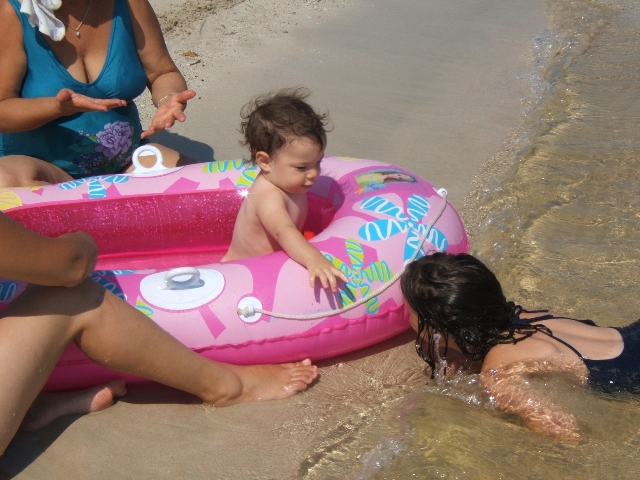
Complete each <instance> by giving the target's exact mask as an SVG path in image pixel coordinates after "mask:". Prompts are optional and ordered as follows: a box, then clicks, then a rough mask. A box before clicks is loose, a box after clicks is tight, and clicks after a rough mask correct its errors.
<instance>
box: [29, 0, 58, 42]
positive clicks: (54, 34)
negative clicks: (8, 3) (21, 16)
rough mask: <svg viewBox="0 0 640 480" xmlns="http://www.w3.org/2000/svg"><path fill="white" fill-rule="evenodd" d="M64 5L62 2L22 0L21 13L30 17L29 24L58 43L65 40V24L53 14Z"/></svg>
mask: <svg viewBox="0 0 640 480" xmlns="http://www.w3.org/2000/svg"><path fill="white" fill-rule="evenodd" d="M61 5H62V1H61V0H22V6H21V7H20V11H21V12H22V13H26V14H27V15H29V23H30V24H31V26H33V27H38V30H40V32H41V33H43V34H45V35H49V36H50V37H51V38H52V39H54V40H55V41H56V42H59V41H60V40H62V39H63V38H64V34H65V28H64V24H63V23H62V22H61V21H60V20H58V18H57V17H56V16H55V15H54V14H53V11H54V10H57V9H59V8H60V6H61Z"/></svg>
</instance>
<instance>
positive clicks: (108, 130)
mask: <svg viewBox="0 0 640 480" xmlns="http://www.w3.org/2000/svg"><path fill="white" fill-rule="evenodd" d="M132 136H133V128H131V125H129V124H128V123H127V122H122V121H120V120H118V121H117V122H113V123H107V124H106V125H105V126H104V130H103V131H102V132H98V133H97V134H96V139H97V141H98V145H96V151H97V152H100V153H102V154H103V155H104V156H105V157H107V158H108V159H109V160H113V158H114V157H115V156H116V155H118V154H120V153H125V152H127V151H128V150H129V149H130V148H131V143H132V142H131V137H132Z"/></svg>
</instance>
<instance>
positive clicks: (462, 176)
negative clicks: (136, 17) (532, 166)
mask: <svg viewBox="0 0 640 480" xmlns="http://www.w3.org/2000/svg"><path fill="white" fill-rule="evenodd" d="M151 1H152V5H153V6H154V8H155V9H156V11H157V12H158V14H159V15H160V18H161V23H162V25H163V28H165V31H167V32H168V34H167V43H168V46H169V49H170V51H171V53H172V55H173V56H174V58H175V59H176V62H177V63H178V65H179V67H180V68H181V69H182V71H183V72H184V74H185V76H186V77H187V79H188V81H189V83H190V86H191V87H192V88H194V89H195V90H196V91H197V92H198V96H197V98H196V99H194V100H193V101H192V102H191V103H190V104H189V108H188V110H187V116H188V119H187V122H186V123H185V124H182V125H179V126H177V127H175V128H174V129H172V130H171V131H170V132H166V133H160V134H158V135H157V136H156V138H155V139H154V140H155V141H158V142H160V143H165V144H167V145H170V146H173V147H174V148H177V149H179V150H182V151H184V152H185V153H188V154H190V155H192V156H195V157H199V158H201V159H202V160H211V159H213V158H215V159H224V158H238V157H242V156H244V155H245V150H244V149H243V148H242V147H240V146H239V145H238V139H239V134H238V132H237V130H236V129H237V126H238V123H239V114H238V113H239V110H240V108H241V107H242V105H243V104H244V103H245V102H247V101H248V100H249V99H251V97H253V96H254V95H256V94H258V93H262V92H266V91H269V90H272V89H275V88H280V87H284V86H297V85H302V86H306V87H309V88H310V89H311V90H312V92H313V96H312V97H311V103H313V104H314V105H315V106H316V107H317V108H319V109H328V110H329V112H330V114H331V118H332V120H333V125H334V131H333V132H332V133H330V135H329V146H328V149H327V153H328V154H339V155H342V156H351V157H359V158H376V159H380V160H385V161H391V162H394V163H397V164H399V165H401V166H403V167H406V168H409V169H410V170H412V171H414V172H416V173H418V174H419V175H421V176H422V177H424V178H426V179H427V180H429V181H430V182H431V183H433V184H434V185H436V186H438V187H440V186H444V187H446V188H447V189H448V190H449V192H450V200H451V201H452V202H453V203H454V205H458V206H460V205H461V204H462V200H463V198H464V197H465V195H467V194H468V193H469V191H470V190H471V188H472V179H473V177H474V175H475V174H476V173H477V172H478V169H479V167H480V165H481V164H482V163H483V162H485V161H486V160H487V159H489V158H490V157H492V156H493V155H494V154H495V153H496V152H497V151H498V150H499V148H500V146H501V144H502V142H503V141H504V140H505V139H506V138H507V136H508V134H509V132H511V131H513V130H514V129H515V128H516V127H517V126H518V125H519V123H520V116H521V114H522V103H521V99H522V98H523V97H524V96H525V92H526V90H525V89H526V85H525V84H524V83H525V82H524V81H523V80H521V79H519V78H518V75H519V74H521V73H522V72H523V71H524V69H525V65H526V56H527V54H528V52H529V51H530V50H531V41H532V39H533V37H534V35H535V34H536V33H538V32H540V31H541V30H543V29H545V28H546V27H547V21H546V18H545V17H544V14H543V8H542V1H541V0H540V1H538V0H535V1H533V0H512V1H509V2H504V1H499V0H447V1H438V0H403V1H402V2H397V1H393V0H369V1H363V0H318V1H315V0H314V1H304V0H287V1H284V0H247V1H245V2H239V1H238V0H214V1H209V2H207V1H204V0H201V1H197V0H186V1H180V0H174V1H173V2H171V1H169V2H167V1H165V0H151ZM227 7H228V8H227ZM187 51H192V52H195V53H196V54H197V55H198V56H197V57H193V56H183V55H181V54H182V53H183V52H187ZM139 105H140V106H141V111H142V115H143V119H144V120H143V121H144V122H145V124H146V123H148V120H149V118H150V116H151V115H152V114H153V109H151V108H150V107H149V105H150V101H149V99H148V97H147V98H144V97H143V98H141V99H140V101H139ZM467 208H472V207H467ZM461 213H462V214H463V217H464V215H465V211H462V212H461ZM420 370H421V364H420V362H419V361H418V359H417V356H416V355H415V353H414V352H413V346H412V345H411V335H409V334H407V335H404V336H400V337H397V338H395V339H393V340H392V341H390V342H387V343H386V344H384V345H380V346H377V347H376V348H373V349H370V350H368V351H365V352H358V353H356V354H353V355H352V356H349V357H348V358H341V359H337V360H335V361H332V362H326V363H324V364H323V365H322V368H321V379H320V381H319V382H318V383H317V384H316V385H314V386H313V387H312V388H311V389H309V390H308V391H307V392H304V393H302V394H300V395H296V396H295V397H293V398H291V399H289V400H285V401H280V402H270V403H266V404H251V405H241V406H236V407H228V408H224V409H213V408H206V407H203V406H201V405H199V404H198V402H197V401H196V400H195V399H194V398H192V397H190V396H188V395H185V394H182V393H180V392H176V391H173V390H170V389H168V388H165V387H162V386H159V385H154V384H145V385H134V386H132V387H131V388H130V393H129V395H127V397H125V398H124V399H123V400H122V401H120V402H118V404H117V405H115V406H114V407H112V408H110V409H108V410H105V411H103V412H100V413H97V414H92V415H87V416H84V417H80V418H78V417H66V418H63V419H60V420H58V421H56V422H55V423H54V424H53V425H51V426H50V427H48V428H45V429H43V430H41V431H39V432H36V433H33V434H26V433H20V434H19V435H18V436H17V437H16V439H15V441H14V442H13V443H12V445H11V446H10V448H9V450H8V452H7V454H6V455H5V456H4V457H3V458H2V459H0V478H14V477H15V478H24V479H40V478H42V479H45V478H46V479H51V478H64V479H94V478H96V479H97V478H104V477H109V478H136V479H159V478H167V479H177V478H203V479H204V478H207V479H209V478H216V479H217V478H225V479H226V478H242V479H246V478H260V479H271V478H273V479H281V478H282V479H288V478H345V477H353V475H356V477H357V478H360V477H358V476H357V475H359V474H357V472H360V474H362V475H363V476H364V478H366V477H367V476H368V474H369V473H370V469H371V468H373V467H372V466H371V465H372V462H371V461H368V462H367V460H366V459H367V458H370V457H371V456H372V455H375V452H376V450H374V449H375V447H376V446H377V445H378V444H379V443H380V441H381V439H383V438H387V436H388V435H389V434H391V433H392V430H390V429H389V427H388V426H386V425H387V424H388V422H387V418H388V416H389V410H390V409H391V408H393V406H394V405H397V403H398V401H399V399H402V398H404V397H407V396H408V395H410V392H411V391H412V390H413V389H415V387H416V386H417V385H420V384H421V383H422V382H424V379H423V377H422V376H421V371H420ZM372 449H373V450H372ZM372 451H373V453H371V452H372Z"/></svg>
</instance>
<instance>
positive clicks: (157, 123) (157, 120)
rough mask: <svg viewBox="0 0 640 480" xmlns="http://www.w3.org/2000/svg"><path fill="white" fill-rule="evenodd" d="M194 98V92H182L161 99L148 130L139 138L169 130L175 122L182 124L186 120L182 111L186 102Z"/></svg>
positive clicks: (185, 106)
mask: <svg viewBox="0 0 640 480" xmlns="http://www.w3.org/2000/svg"><path fill="white" fill-rule="evenodd" d="M195 96H196V92H194V91H193V90H184V91H182V92H177V93H170V94H169V95H167V96H166V97H162V98H161V99H160V101H159V102H158V111H157V112H156V114H155V116H154V117H153V120H151V125H150V126H149V129H148V130H145V131H144V132H142V135H141V137H142V138H147V137H149V136H151V135H153V134H154V133H157V132H160V131H162V130H165V129H167V128H171V127H173V124H174V123H176V120H177V121H178V122H184V121H185V120H186V119H187V117H186V116H185V114H184V109H185V108H187V102H188V101H189V100H191V99H192V98H193V97H195Z"/></svg>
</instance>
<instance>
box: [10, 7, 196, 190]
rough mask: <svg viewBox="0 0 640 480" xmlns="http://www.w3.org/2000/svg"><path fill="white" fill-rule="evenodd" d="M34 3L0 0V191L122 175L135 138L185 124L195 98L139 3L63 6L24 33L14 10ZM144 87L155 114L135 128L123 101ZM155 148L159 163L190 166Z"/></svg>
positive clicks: (23, 17) (22, 19) (25, 22)
mask: <svg viewBox="0 0 640 480" xmlns="http://www.w3.org/2000/svg"><path fill="white" fill-rule="evenodd" d="M44 3H46V2H42V0H22V3H20V0H0V31H2V32H3V33H4V39H3V46H2V49H0V187H6V186H31V185H39V184H43V183H57V182H61V181H66V180H70V179H71V178H72V177H73V178H78V177H84V176H90V175H98V174H103V173H117V172H121V171H126V170H127V169H128V168H130V161H131V154H132V152H133V150H134V149H135V148H136V147H137V146H138V145H140V142H141V141H144V139H145V138H146V137H148V136H150V135H152V134H153V133H155V132H157V131H160V130H163V129H165V128H169V127H171V126H172V125H173V124H174V122H175V121H176V120H177V121H181V122H182V121H184V120H185V115H184V113H183V111H184V109H185V107H186V104H187V101H188V100H189V99H191V98H193V96H194V95H195V92H193V91H192V90H188V89H187V86H186V83H185V81H184V78H183V77H182V75H181V74H180V72H179V71H178V69H177V67H176V65H175V64H174V63H173V61H172V60H171V57H170V56H169V53H168V51H167V48H166V46H165V43H164V40H163V38H162V32H161V31H160V26H159V24H158V21H157V18H156V16H155V14H154V12H153V9H152V8H151V6H150V5H149V3H148V1H147V0H93V3H92V2H91V0H64V1H63V2H62V6H61V7H60V8H59V9H58V10H55V11H47V10H46V9H45V10H41V11H44V12H45V13H49V14H50V17H51V21H50V22H49V25H47V24H46V22H45V24H44V25H43V24H42V21H41V23H40V24H39V25H38V27H33V26H32V25H31V24H30V23H29V15H27V14H26V13H21V11H20V9H21V8H22V10H23V11H24V10H25V7H28V8H27V11H29V8H32V9H33V8H38V7H41V6H42V5H43V4H44ZM32 20H33V21H34V23H36V24H38V22H37V18H36V17H35V16H32ZM51 22H53V24H56V25H58V27H59V28H58V29H57V31H56V30H55V28H54V32H53V33H52V32H51V31H48V30H47V27H48V26H51ZM65 27H66V28H65ZM42 31H46V32H47V33H48V35H45V34H44V33H42ZM49 35H53V36H54V37H58V36H60V37H61V38H60V39H59V41H55V40H53V39H52V38H51V37H50V36H49ZM145 87H148V88H149V89H150V91H151V94H152V98H153V101H154V103H155V104H156V105H157V106H158V110H157V113H156V115H155V117H154V118H153V120H152V123H151V126H150V127H149V129H148V130H146V131H144V132H143V131H142V127H141V124H140V119H139V117H138V111H137V108H136V106H135V104H134V103H133V99H134V98H136V97H137V96H138V95H140V94H141V93H142V92H143V91H144V89H145ZM156 146H158V145H156ZM158 147H159V148H160V149H161V151H162V153H163V157H164V162H165V165H167V166H175V165H176V164H178V163H187V162H189V161H190V159H187V158H186V157H184V156H183V157H182V158H181V157H180V155H179V154H178V152H176V151H174V150H171V149H168V148H166V147H161V146H158Z"/></svg>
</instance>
